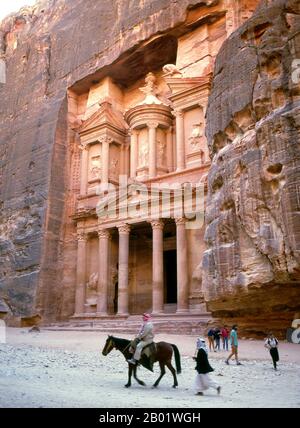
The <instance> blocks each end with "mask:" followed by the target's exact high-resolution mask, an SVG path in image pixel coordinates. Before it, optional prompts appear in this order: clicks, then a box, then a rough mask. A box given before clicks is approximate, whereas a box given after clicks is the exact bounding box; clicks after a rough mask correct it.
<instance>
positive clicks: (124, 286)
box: [118, 224, 130, 315]
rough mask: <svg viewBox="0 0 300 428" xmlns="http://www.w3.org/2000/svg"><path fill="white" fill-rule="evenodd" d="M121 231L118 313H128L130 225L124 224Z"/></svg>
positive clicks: (119, 228)
mask: <svg viewBox="0 0 300 428" xmlns="http://www.w3.org/2000/svg"><path fill="white" fill-rule="evenodd" d="M118 231H119V277H118V285H119V291H118V315H128V300H129V299H128V259H129V234H130V226H129V225H128V224H123V225H122V226H119V227H118Z"/></svg>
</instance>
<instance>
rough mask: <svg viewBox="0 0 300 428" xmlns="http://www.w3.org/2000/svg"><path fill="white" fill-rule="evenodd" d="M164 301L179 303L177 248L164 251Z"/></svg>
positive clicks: (166, 302)
mask: <svg viewBox="0 0 300 428" xmlns="http://www.w3.org/2000/svg"><path fill="white" fill-rule="evenodd" d="M164 303H165V304H171V303H175V304H176V303H177V256H176V250H168V251H164Z"/></svg>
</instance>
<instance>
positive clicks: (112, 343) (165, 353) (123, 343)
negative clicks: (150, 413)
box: [102, 336, 181, 388]
mask: <svg viewBox="0 0 300 428" xmlns="http://www.w3.org/2000/svg"><path fill="white" fill-rule="evenodd" d="M130 344H131V340H127V339H120V338H118V337H114V336H108V338H107V339H106V343H105V345H104V348H103V351H102V354H103V355H107V354H109V353H110V351H112V350H113V349H117V350H118V351H120V352H122V354H123V355H124V357H125V359H126V360H128V359H129V358H131V357H132V352H130V350H129V349H130ZM173 351H174V356H175V364H176V370H177V373H178V374H179V373H181V365H180V354H179V351H178V348H177V346H176V345H172V344H171V343H167V342H158V343H156V351H155V354H154V356H153V361H154V362H156V361H158V362H159V365H160V376H159V378H158V379H157V380H156V382H155V383H154V385H153V387H154V388H156V387H157V386H158V384H159V382H160V381H161V378H162V377H163V376H164V375H165V373H166V370H165V366H167V367H168V369H169V370H170V371H171V373H172V375H173V379H174V385H173V388H176V387H177V386H178V382H177V377H176V370H175V369H174V367H173V366H172V364H171V360H172V355H173ZM139 364H141V365H142V366H144V367H145V368H146V369H148V370H151V371H152V368H151V364H150V362H149V358H148V357H147V356H146V355H145V354H142V356H141V359H140V362H139ZM136 369H137V366H136V365H133V364H129V363H128V382H127V383H126V385H125V387H126V388H129V387H130V386H131V376H132V373H133V377H134V378H135V380H136V381H137V382H138V383H139V384H140V385H145V383H144V382H143V381H142V380H140V379H138V377H137V375H136Z"/></svg>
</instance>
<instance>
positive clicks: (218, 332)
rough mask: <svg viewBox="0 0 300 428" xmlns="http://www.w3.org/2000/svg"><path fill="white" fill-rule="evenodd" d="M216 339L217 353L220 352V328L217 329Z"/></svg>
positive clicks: (215, 332)
mask: <svg viewBox="0 0 300 428" xmlns="http://www.w3.org/2000/svg"><path fill="white" fill-rule="evenodd" d="M214 339H215V352H217V350H219V351H220V339H221V330H220V329H219V328H215V331H214Z"/></svg>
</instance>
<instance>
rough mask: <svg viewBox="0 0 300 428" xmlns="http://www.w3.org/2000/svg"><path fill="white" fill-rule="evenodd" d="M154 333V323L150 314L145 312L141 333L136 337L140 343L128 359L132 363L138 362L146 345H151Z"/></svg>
mask: <svg viewBox="0 0 300 428" xmlns="http://www.w3.org/2000/svg"><path fill="white" fill-rule="evenodd" d="M153 338H154V334H153V324H152V322H151V315H150V314H143V325H142V327H141V329H140V332H139V334H138V335H137V337H136V340H137V341H138V344H137V346H136V350H135V353H134V356H133V358H131V359H130V360H127V361H128V363H130V364H137V363H138V362H139V360H140V358H141V354H142V350H143V349H144V348H145V346H147V345H149V344H150V343H152V342H153Z"/></svg>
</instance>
